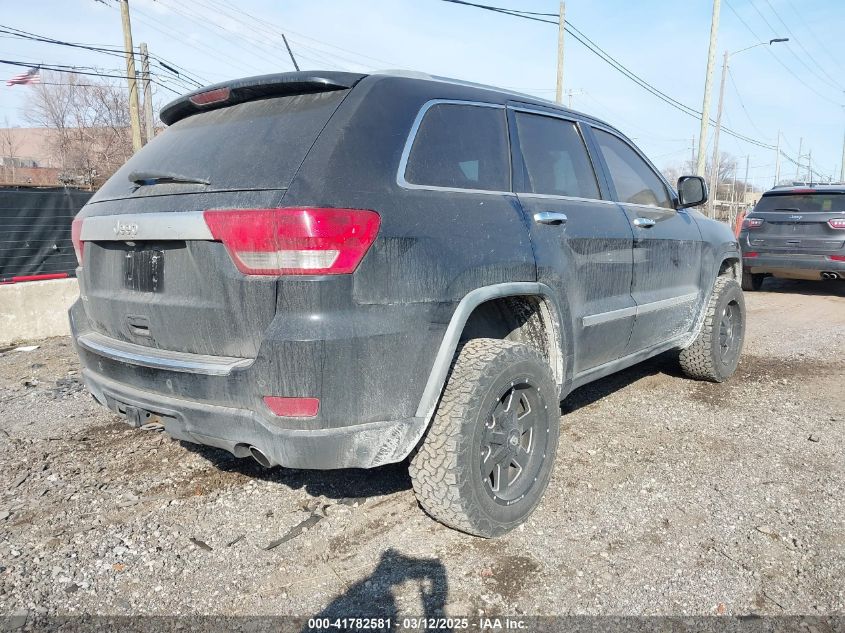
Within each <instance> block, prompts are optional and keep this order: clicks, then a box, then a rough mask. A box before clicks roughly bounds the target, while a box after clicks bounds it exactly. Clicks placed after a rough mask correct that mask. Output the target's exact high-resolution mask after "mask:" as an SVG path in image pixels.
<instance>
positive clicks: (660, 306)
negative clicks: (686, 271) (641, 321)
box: [581, 292, 698, 327]
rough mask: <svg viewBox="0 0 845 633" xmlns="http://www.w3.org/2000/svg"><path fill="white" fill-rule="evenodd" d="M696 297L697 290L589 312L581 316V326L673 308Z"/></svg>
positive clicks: (694, 299) (690, 301) (590, 325)
mask: <svg viewBox="0 0 845 633" xmlns="http://www.w3.org/2000/svg"><path fill="white" fill-rule="evenodd" d="M697 299H698V293H697V292H691V293H688V294H685V295H678V296H677V297H669V298H668V299H660V300H659V301H650V302H649V303H643V304H641V305H636V306H631V307H628V308H621V309H619V310H610V311H609V312H598V313H596V314H590V315H587V316H585V317H582V318H581V323H582V325H583V327H592V326H594V325H600V324H602V323H609V322H610V321H616V320H618V319H624V318H626V317H629V316H634V317H637V316H639V315H641V314H648V313H650V312H657V311H658V310H666V309H668V308H674V307H675V306H679V305H683V304H685V303H692V302H693V301H696V300H697Z"/></svg>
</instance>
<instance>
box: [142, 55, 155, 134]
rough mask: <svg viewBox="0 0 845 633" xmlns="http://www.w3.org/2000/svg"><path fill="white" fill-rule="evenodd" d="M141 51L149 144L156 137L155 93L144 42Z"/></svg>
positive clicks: (145, 126)
mask: <svg viewBox="0 0 845 633" xmlns="http://www.w3.org/2000/svg"><path fill="white" fill-rule="evenodd" d="M140 49H141V81H143V82H144V128H146V132H147V138H146V142H147V143H149V142H150V141H151V140H153V137H154V136H155V135H156V130H155V120H154V119H153V93H152V88H151V87H150V54H149V51H148V50H147V45H146V44H145V43H144V42H141V44H140Z"/></svg>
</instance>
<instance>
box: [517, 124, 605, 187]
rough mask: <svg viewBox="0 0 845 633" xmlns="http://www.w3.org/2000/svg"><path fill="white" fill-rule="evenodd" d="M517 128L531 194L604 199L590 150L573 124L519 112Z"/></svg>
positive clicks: (527, 183)
mask: <svg viewBox="0 0 845 633" xmlns="http://www.w3.org/2000/svg"><path fill="white" fill-rule="evenodd" d="M516 129H517V133H518V135H519V147H520V149H521V150H522V157H523V161H524V164H525V189H526V191H527V192H528V193H542V194H549V195H557V196H574V197H577V198H594V199H600V198H601V194H600V193H599V186H598V182H597V181H596V174H595V172H594V171H593V166H592V164H591V163H590V157H589V155H588V154H587V148H586V147H585V146H584V140H583V139H582V138H581V135H580V134H579V133H578V128H577V126H576V125H575V124H574V123H572V122H571V121H563V120H561V119H556V118H553V117H547V116H542V115H538V114H526V113H524V112H517V113H516Z"/></svg>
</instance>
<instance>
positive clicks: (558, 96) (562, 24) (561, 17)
mask: <svg viewBox="0 0 845 633" xmlns="http://www.w3.org/2000/svg"><path fill="white" fill-rule="evenodd" d="M565 16H566V3H565V2H561V3H560V13H559V14H558V25H557V90H556V92H555V101H557V102H558V103H560V104H561V105H563V34H564V33H565V32H566V17H565Z"/></svg>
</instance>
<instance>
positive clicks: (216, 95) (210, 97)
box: [188, 88, 229, 106]
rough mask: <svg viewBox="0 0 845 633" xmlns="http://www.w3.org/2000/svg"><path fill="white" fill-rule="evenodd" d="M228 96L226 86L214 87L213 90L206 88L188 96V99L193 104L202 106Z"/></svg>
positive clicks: (224, 99)
mask: <svg viewBox="0 0 845 633" xmlns="http://www.w3.org/2000/svg"><path fill="white" fill-rule="evenodd" d="M228 98H229V89H228V88H215V89H214V90H207V91H205V92H201V93H199V94H196V95H194V96H193V97H189V98H188V101H190V102H191V103H193V104H194V105H198V106H204V105H211V104H212V103H221V102H223V101H226V100H227V99H228Z"/></svg>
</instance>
